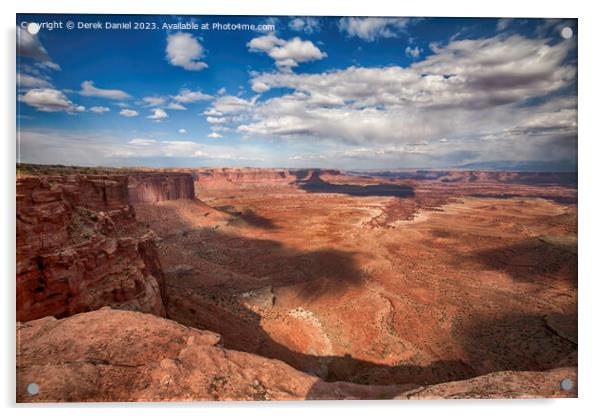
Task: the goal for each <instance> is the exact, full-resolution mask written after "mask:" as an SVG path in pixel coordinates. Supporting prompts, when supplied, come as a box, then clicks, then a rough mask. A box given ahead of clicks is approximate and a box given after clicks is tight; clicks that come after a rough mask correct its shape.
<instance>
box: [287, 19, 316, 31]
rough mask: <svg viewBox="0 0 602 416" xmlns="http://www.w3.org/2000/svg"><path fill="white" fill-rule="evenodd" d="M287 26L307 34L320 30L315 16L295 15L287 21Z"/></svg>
mask: <svg viewBox="0 0 602 416" xmlns="http://www.w3.org/2000/svg"><path fill="white" fill-rule="evenodd" d="M288 27H289V28H290V29H291V30H294V31H296V32H305V33H307V34H308V35H310V34H312V33H314V32H318V31H319V30H320V24H319V22H318V19H316V18H315V17H296V18H294V19H292V20H291V21H290V22H289V23H288Z"/></svg>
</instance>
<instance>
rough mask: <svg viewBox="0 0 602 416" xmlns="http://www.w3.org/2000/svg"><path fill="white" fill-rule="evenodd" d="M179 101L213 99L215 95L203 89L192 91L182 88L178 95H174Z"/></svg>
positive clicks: (188, 101) (191, 101)
mask: <svg viewBox="0 0 602 416" xmlns="http://www.w3.org/2000/svg"><path fill="white" fill-rule="evenodd" d="M172 98H173V99H174V101H176V102H178V103H184V104H189V103H195V102H197V101H208V100H211V99H213V96H211V95H209V94H205V93H204V92H202V91H200V90H199V91H192V90H189V89H187V88H184V89H181V90H180V92H179V93H178V95H175V96H173V97H172Z"/></svg>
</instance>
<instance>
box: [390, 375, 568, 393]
mask: <svg viewBox="0 0 602 416" xmlns="http://www.w3.org/2000/svg"><path fill="white" fill-rule="evenodd" d="M563 380H568V382H565V383H567V384H565V385H564V387H565V388H567V390H564V389H563V388H562V386H561V383H562V381H563ZM568 387H570V388H568ZM538 397H539V398H541V397H545V398H562V397H577V369H576V368H575V367H562V368H555V369H553V370H549V371H498V372H495V373H490V374H485V375H483V376H479V377H474V378H469V379H466V380H459V381H451V382H448V383H442V384H436V385H433V386H426V387H421V388H418V389H416V390H411V391H407V392H403V393H402V394H400V395H399V396H398V397H396V398H397V399H420V400H427V399H433V400H438V399H516V398H520V399H529V398H538Z"/></svg>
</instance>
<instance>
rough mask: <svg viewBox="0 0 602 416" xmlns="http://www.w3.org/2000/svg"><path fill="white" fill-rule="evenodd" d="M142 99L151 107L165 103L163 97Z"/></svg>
mask: <svg viewBox="0 0 602 416" xmlns="http://www.w3.org/2000/svg"><path fill="white" fill-rule="evenodd" d="M142 101H144V103H145V104H147V105H148V106H151V107H161V106H162V105H164V104H165V97H157V96H152V97H144V98H143V99H142Z"/></svg>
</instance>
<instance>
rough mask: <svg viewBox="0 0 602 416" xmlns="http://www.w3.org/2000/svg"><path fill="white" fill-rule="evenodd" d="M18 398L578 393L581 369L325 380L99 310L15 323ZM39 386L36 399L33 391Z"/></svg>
mask: <svg viewBox="0 0 602 416" xmlns="http://www.w3.org/2000/svg"><path fill="white" fill-rule="evenodd" d="M17 341H18V343H19V348H18V349H17V351H18V354H17V401H18V402H54V401H165V400H169V401H192V400H302V399H387V398H394V397H395V398H399V399H416V398H417V399H424V398H470V397H541V396H553V397H563V396H575V395H576V388H575V389H573V390H572V391H570V392H568V393H564V392H561V391H560V388H559V383H560V380H562V379H563V378H566V377H571V378H572V379H573V380H576V374H575V370H573V369H559V370H552V371H549V372H541V373H537V372H502V373H495V374H490V375H486V376H482V377H478V378H475V379H471V380H464V381H458V382H451V383H444V384H440V385H437V386H431V387H427V388H418V386H416V385H393V386H365V385H357V384H352V383H346V382H335V383H326V382H324V381H321V380H320V379H319V378H317V377H314V376H310V375H308V374H305V373H302V372H300V371H297V370H295V369H293V368H292V367H290V366H288V365H287V364H284V363H283V362H281V361H278V360H272V359H267V358H264V357H260V356H257V355H253V354H248V353H244V352H239V351H232V350H228V349H224V348H223V347H221V346H220V343H221V338H220V336H219V335H217V334H215V333H213V332H209V331H200V330H197V329H193V328H189V327H186V326H183V325H180V324H178V323H176V322H173V321H170V320H166V319H163V318H159V317H156V316H153V315H149V314H143V313H138V312H131V311H120V310H112V309H110V308H102V309H100V310H97V311H94V312H88V313H83V314H78V315H75V316H72V317H69V318H65V319H62V320H56V319H54V318H51V317H47V318H43V319H39V320H36V321H30V322H26V323H18V324H17ZM30 383H36V384H38V386H39V393H38V394H37V395H29V394H28V393H27V386H28V385H29V384H30Z"/></svg>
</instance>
